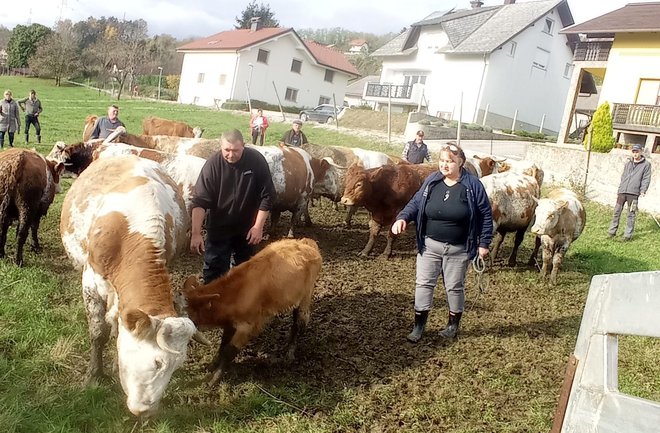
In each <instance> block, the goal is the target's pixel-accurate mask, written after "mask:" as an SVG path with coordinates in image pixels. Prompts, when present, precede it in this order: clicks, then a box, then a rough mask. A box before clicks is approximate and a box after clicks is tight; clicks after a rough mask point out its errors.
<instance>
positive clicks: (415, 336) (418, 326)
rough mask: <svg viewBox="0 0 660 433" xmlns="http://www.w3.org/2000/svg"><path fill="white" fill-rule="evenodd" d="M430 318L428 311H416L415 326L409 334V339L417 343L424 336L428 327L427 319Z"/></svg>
mask: <svg viewBox="0 0 660 433" xmlns="http://www.w3.org/2000/svg"><path fill="white" fill-rule="evenodd" d="M428 318H429V312H428V311H415V327H414V328H413V330H412V332H411V333H410V334H408V337H407V339H408V341H410V342H411V343H417V342H418V341H419V340H420V339H421V338H422V334H423V333H424V328H425V327H426V319H428Z"/></svg>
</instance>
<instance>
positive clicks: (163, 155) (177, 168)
mask: <svg viewBox="0 0 660 433" xmlns="http://www.w3.org/2000/svg"><path fill="white" fill-rule="evenodd" d="M118 155H136V156H139V157H140V158H145V159H150V160H152V161H156V162H157V163H159V164H160V165H161V166H162V167H163V168H164V169H165V171H166V172H167V174H169V175H170V177H171V178H172V180H174V182H176V184H177V186H178V187H179V191H180V192H181V195H182V197H183V202H184V203H185V204H186V209H187V210H188V213H190V212H191V211H192V194H193V190H194V189H195V184H196V183H197V178H198V177H199V173H200V172H201V171H202V167H203V166H204V164H205V163H206V160H205V159H203V158H199V157H197V156H192V155H185V154H172V153H167V152H161V151H159V150H155V149H145V148H142V147H135V146H131V145H130V144H124V143H104V144H102V145H101V146H99V147H97V148H96V150H94V152H93V158H94V159H98V158H108V157H112V156H118Z"/></svg>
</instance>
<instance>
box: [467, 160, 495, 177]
mask: <svg viewBox="0 0 660 433" xmlns="http://www.w3.org/2000/svg"><path fill="white" fill-rule="evenodd" d="M501 161H503V160H501ZM501 161H500V160H497V159H495V158H493V157H492V156H479V155H474V156H473V157H472V158H468V159H467V161H465V169H466V170H467V171H469V172H470V173H472V174H473V175H475V176H477V177H479V178H481V177H484V176H488V175H489V174H495V173H498V172H499V163H500V162H501Z"/></svg>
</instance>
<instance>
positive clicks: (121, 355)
mask: <svg viewBox="0 0 660 433" xmlns="http://www.w3.org/2000/svg"><path fill="white" fill-rule="evenodd" d="M188 218H189V217H188V214H187V212H186V208H185V205H184V203H183V199H182V197H181V194H180V192H179V190H178V188H177V186H176V184H175V183H174V181H173V180H172V179H171V178H170V177H169V176H168V174H167V173H166V172H165V170H164V168H163V167H162V166H160V165H159V164H158V163H156V162H153V161H149V160H146V159H142V158H138V157H136V156H133V155H126V156H119V157H113V158H103V159H99V160H97V161H94V162H92V163H91V164H90V165H89V167H88V168H87V169H86V170H84V171H83V172H82V173H81V174H80V176H79V177H78V179H77V180H76V181H75V182H74V183H73V185H72V186H71V188H70V190H69V192H68V193H67V195H66V198H65V199H64V203H63V204H62V217H61V222H60V233H61V236H62V243H63V244H64V248H65V250H66V252H67V255H68V256H69V258H70V259H71V261H72V262H73V263H74V265H75V267H76V268H80V269H82V293H83V300H84V303H85V309H86V312H87V319H88V324H89V335H90V338H91V355H90V363H89V369H88V379H93V378H95V377H97V376H99V375H101V374H102V373H103V348H104V346H105V344H106V342H107V340H108V338H109V336H110V334H111V332H112V334H113V335H116V336H117V354H118V356H117V358H118V364H119V379H120V381H121V385H122V388H123V390H124V393H125V394H126V397H127V398H126V404H127V406H128V409H129V410H130V411H131V412H132V413H133V414H135V415H139V416H149V415H152V414H153V413H155V412H156V411H157V409H158V406H159V403H160V400H161V398H162V396H163V393H164V392H165V389H166V387H167V384H168V383H169V381H170V378H171V376H172V373H173V372H174V371H175V370H176V369H177V368H179V367H180V366H181V365H182V364H183V362H184V360H185V359H186V351H187V346H188V342H189V341H190V339H191V338H192V337H193V336H194V335H195V333H196V329H195V326H194V324H193V323H192V321H190V319H188V318H185V317H177V314H176V311H175V309H174V303H173V298H172V294H171V291H172V287H171V282H170V277H169V273H168V270H167V266H168V264H169V263H170V262H171V261H172V260H173V259H174V257H175V256H176V254H177V253H178V252H180V251H183V250H185V249H186V248H187V247H188V243H189V238H188V236H187V233H186V228H187V227H188V226H189V222H188V221H187V220H188Z"/></svg>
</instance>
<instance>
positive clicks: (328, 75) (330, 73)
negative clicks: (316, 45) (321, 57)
mask: <svg viewBox="0 0 660 433" xmlns="http://www.w3.org/2000/svg"><path fill="white" fill-rule="evenodd" d="M334 78H335V71H331V70H330V69H326V70H325V78H324V79H325V81H327V82H328V83H332V80H333V79H334Z"/></svg>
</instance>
